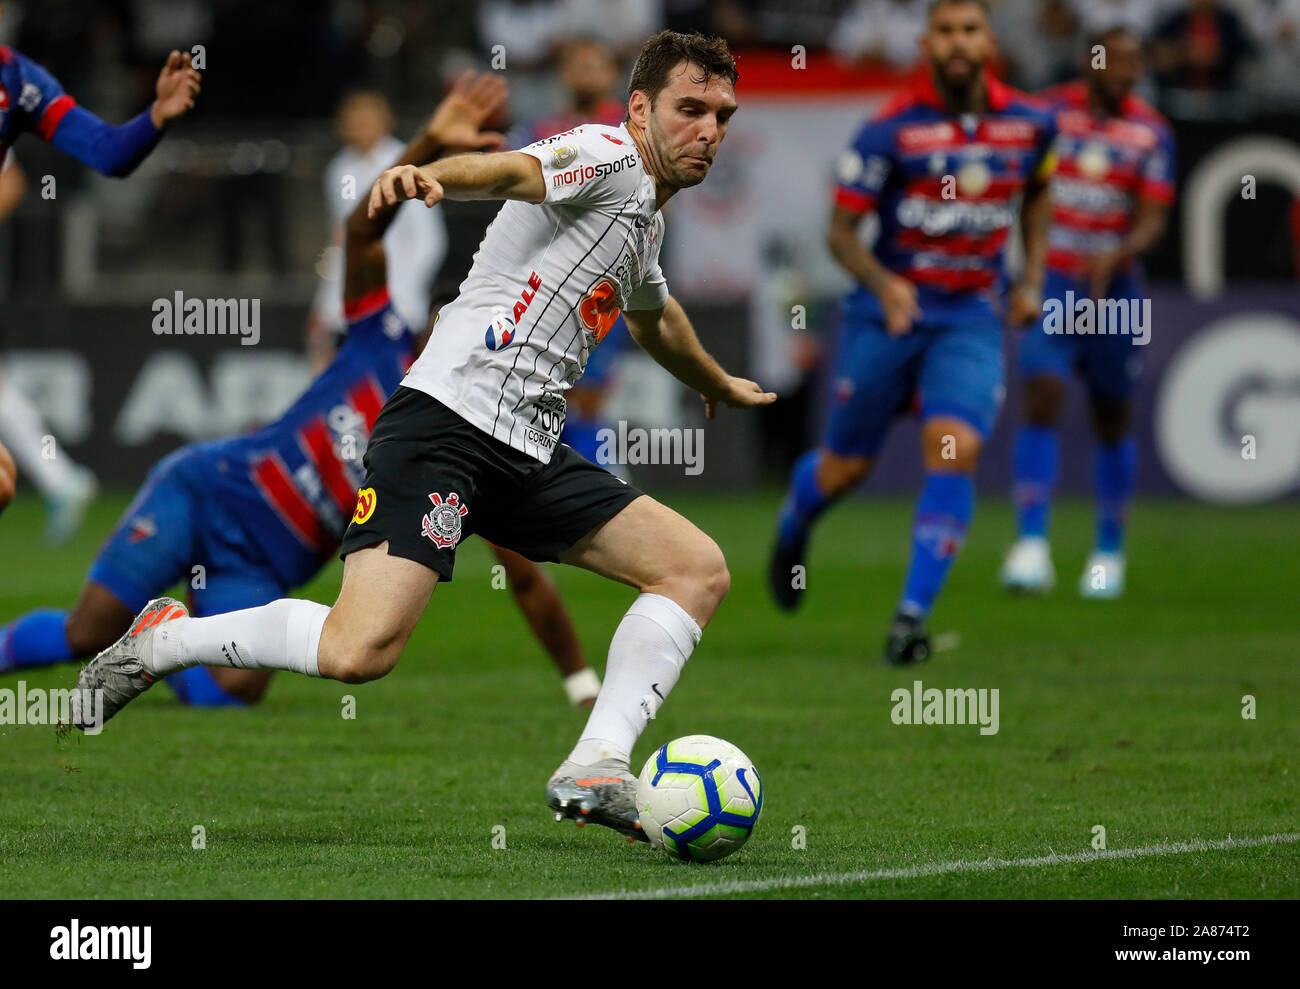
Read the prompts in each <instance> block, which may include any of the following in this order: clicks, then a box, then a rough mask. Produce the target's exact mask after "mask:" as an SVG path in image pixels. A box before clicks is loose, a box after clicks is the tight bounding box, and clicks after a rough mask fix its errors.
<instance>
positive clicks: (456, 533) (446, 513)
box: [420, 491, 469, 549]
mask: <svg viewBox="0 0 1300 989" xmlns="http://www.w3.org/2000/svg"><path fill="white" fill-rule="evenodd" d="M429 500H430V501H431V502H433V511H431V512H430V513H429V514H428V515H426V516H425V517H424V521H423V523H422V524H421V525H420V533H421V535H425V536H428V537H429V538H430V539H432V540H433V542H434V544H435V545H437V546H441V547H442V548H443V549H451V548H452V547H453V546H455V545H456V544H457V543H458V542H460V528H461V522H460V520H461V517H462V516H464V515H468V514H469V509H468V508H466V507H465V506H464V505H462V504H461V503H460V495H458V494H456V492H455V491H453V492H451V494H449V495H447V500H446V501H443V500H442V495H440V494H438V493H437V492H435V493H433V494H431V495H429Z"/></svg>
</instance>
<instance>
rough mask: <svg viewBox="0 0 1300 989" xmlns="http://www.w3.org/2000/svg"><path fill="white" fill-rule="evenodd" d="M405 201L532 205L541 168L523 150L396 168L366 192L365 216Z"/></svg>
mask: <svg viewBox="0 0 1300 989" xmlns="http://www.w3.org/2000/svg"><path fill="white" fill-rule="evenodd" d="M407 199H420V200H423V202H424V205H426V206H436V205H437V204H438V203H440V202H442V201H443V200H444V199H458V200H469V199H517V200H519V201H520V202H525V203H531V204H532V205H534V206H536V205H537V204H539V203H541V202H543V201H544V200H545V199H546V182H545V180H544V179H543V177H542V164H541V162H539V161H538V160H537V159H536V158H534V157H533V156H532V155H529V154H524V153H523V152H522V151H502V152H500V153H498V154H490V155H457V156H456V157H454V158H446V159H444V160H442V161H436V162H433V163H432V164H429V165H423V166H421V167H419V168H417V167H416V166H414V165H401V166H399V167H397V168H390V169H389V170H388V171H386V172H384V174H383V175H381V176H379V179H378V181H377V182H375V185H374V188H373V189H371V191H370V215H371V216H374V215H375V214H376V213H377V212H378V211H379V210H380V209H383V208H384V207H385V206H393V205H395V204H397V203H401V202H403V201H405V200H407Z"/></svg>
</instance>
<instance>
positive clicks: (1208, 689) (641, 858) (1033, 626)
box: [0, 495, 1300, 899]
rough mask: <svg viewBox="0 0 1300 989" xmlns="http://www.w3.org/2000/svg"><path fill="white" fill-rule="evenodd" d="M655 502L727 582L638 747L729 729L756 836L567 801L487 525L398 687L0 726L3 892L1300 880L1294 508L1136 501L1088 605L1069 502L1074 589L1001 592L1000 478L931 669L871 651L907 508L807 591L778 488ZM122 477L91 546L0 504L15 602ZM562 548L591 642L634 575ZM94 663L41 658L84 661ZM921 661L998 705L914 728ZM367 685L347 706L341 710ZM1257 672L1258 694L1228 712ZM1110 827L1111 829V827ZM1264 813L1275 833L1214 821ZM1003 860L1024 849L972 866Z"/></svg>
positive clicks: (851, 529) (553, 682) (523, 633)
mask: <svg viewBox="0 0 1300 989" xmlns="http://www.w3.org/2000/svg"><path fill="white" fill-rule="evenodd" d="M666 500H667V501H668V502H669V504H672V505H673V506H674V507H676V508H678V509H679V510H680V511H682V512H683V513H684V514H686V515H687V516H688V517H690V518H692V519H693V520H694V521H695V522H696V523H697V524H699V525H700V526H701V527H702V528H703V529H704V530H705V531H707V532H709V533H710V534H711V535H713V536H714V537H715V538H716V539H717V540H718V542H719V543H720V544H721V546H722V548H723V549H724V551H725V552H726V554H727V558H728V562H729V564H730V566H731V571H732V576H733V585H732V590H731V594H730V596H729V598H728V599H727V600H726V601H725V602H724V603H723V606H722V609H721V611H720V612H719V614H718V617H717V618H716V619H715V621H714V623H713V625H712V626H711V627H710V628H709V629H708V630H707V632H706V633H705V636H704V641H703V643H702V644H701V646H700V648H699V649H698V650H697V651H696V653H695V656H694V658H693V659H692V660H691V662H690V664H689V665H688V666H687V668H686V672H685V674H684V676H683V679H682V681H681V683H680V684H679V685H678V687H677V689H676V690H675V692H674V693H673V695H672V697H671V698H670V700H669V702H668V704H667V705H666V706H665V707H664V709H663V710H662V711H661V712H660V717H659V718H658V720H657V721H655V722H653V723H652V724H651V726H650V728H649V730H648V731H647V732H646V734H645V736H644V737H643V738H642V741H641V744H640V745H638V747H637V751H636V752H635V754H634V759H633V762H634V766H633V769H634V771H636V770H639V768H640V763H641V761H642V760H644V759H645V758H646V757H647V756H648V755H649V754H650V752H652V751H653V749H654V747H655V746H657V745H658V744H660V743H661V742H663V741H665V740H667V739H670V738H673V737H676V736H679V735H685V734H691V733H696V732H703V733H709V734H714V735H719V736H722V737H724V738H726V739H728V740H730V741H733V742H735V743H736V744H737V745H739V746H740V747H741V748H743V749H744V750H745V751H746V753H748V755H749V756H750V758H751V759H753V760H754V762H755V764H756V766H757V767H758V769H759V771H760V773H761V774H762V776H763V780H764V784H765V791H766V794H765V798H766V799H765V806H764V809H763V814H762V819H761V821H760V823H759V826H758V829H757V831H756V832H755V834H754V836H753V838H752V839H751V840H750V842H749V844H748V845H747V846H746V847H745V848H744V849H742V850H741V852H739V853H738V854H736V855H734V856H732V857H731V858H729V859H726V860H724V861H722V862H719V863H715V864H711V865H698V864H687V863H676V862H673V861H671V860H669V859H668V858H667V857H666V856H665V855H663V854H661V853H657V852H654V851H653V850H652V849H650V848H649V847H647V846H645V845H641V844H638V845H629V844H627V843H625V842H624V841H622V840H621V839H620V838H619V837H618V836H617V835H615V834H613V833H612V832H608V831H604V830H602V829H599V828H594V827H591V828H586V829H583V830H579V829H577V828H575V827H574V826H573V825H572V824H570V823H568V822H565V823H564V824H557V823H555V822H554V821H553V820H552V819H551V816H550V815H549V814H548V812H547V810H546V808H545V805H544V800H543V791H544V786H545V782H546V778H547V776H548V774H549V773H550V771H551V770H552V769H553V768H554V766H555V765H556V764H557V763H558V762H559V761H560V759H561V758H562V757H563V756H564V755H565V754H566V753H567V751H568V749H569V747H570V745H571V744H572V742H573V741H574V739H575V738H576V737H577V733H578V731H579V729H580V728H581V725H582V722H583V714H582V713H580V712H575V711H573V710H571V709H569V708H568V707H567V706H566V704H565V702H564V698H563V694H562V692H561V690H560V684H559V680H558V677H557V676H556V674H555V672H554V670H553V669H552V668H551V666H550V664H549V661H548V660H547V659H546V657H545V656H544V654H543V653H542V652H541V650H540V648H539V647H538V646H537V645H536V644H535V643H534V641H533V640H532V639H531V638H530V636H529V635H528V633H527V630H526V628H525V626H524V623H523V619H522V618H521V617H520V615H519V614H518V612H517V611H516V610H515V609H514V607H513V604H512V602H511V600H510V597H509V594H508V592H506V591H503V590H494V589H492V586H491V577H492V574H491V566H492V564H493V562H495V561H494V560H493V558H492V557H490V556H489V554H488V552H487V550H486V547H484V546H483V544H481V543H480V542H478V541H477V540H474V541H471V542H470V543H468V544H466V546H465V547H463V549H462V551H461V554H460V560H459V562H458V566H457V574H456V581H455V583H454V584H452V585H449V586H446V587H442V588H439V590H438V591H437V593H436V594H435V595H434V599H433V603H432V605H431V607H430V609H429V611H428V612H427V614H426V615H425V617H424V620H423V622H422V624H421V625H420V627H419V629H418V630H417V632H416V634H415V636H414V638H413V639H412V641H411V644H410V645H409V647H408V648H407V651H406V654H405V655H404V656H403V658H402V661H401V664H400V665H399V666H398V668H397V670H396V671H394V673H393V674H392V675H390V676H389V677H387V678H386V679H384V680H381V681H379V682H376V683H373V684H367V685H364V686H359V687H350V686H346V685H341V684H336V683H333V682H329V681H312V680H307V679H305V678H295V677H291V676H289V675H287V674H281V675H280V676H279V677H278V678H277V680H276V682H274V683H273V684H272V687H271V691H270V693H269V695H268V697H267V699H266V700H265V702H264V703H263V704H262V705H261V706H259V707H257V708H255V709H250V710H216V711H211V710H198V711H196V710H190V709H185V708H182V707H180V706H179V705H178V704H177V703H176V702H175V700H174V699H173V698H172V696H171V694H170V693H169V691H168V690H167V689H166V688H165V687H159V688H158V689H156V690H154V691H152V692H151V693H150V694H149V695H147V696H146V697H144V698H142V699H141V700H140V701H138V702H137V703H135V704H134V705H132V707H131V709H130V710H128V711H126V712H124V713H123V714H122V715H121V716H120V717H119V718H118V719H116V720H114V721H113V722H111V723H110V724H109V725H108V726H107V728H106V729H105V731H104V733H103V734H102V735H100V736H99V737H97V738H68V739H63V740H58V739H56V736H55V732H54V730H53V729H51V728H47V727H31V726H0V788H2V792H0V890H2V891H3V894H2V895H4V896H6V897H67V898H76V899H82V898H94V897H380V898H396V897H546V896H574V895H586V894H633V893H645V892H658V893H660V894H663V895H680V894H685V893H687V892H688V887H691V886H694V885H699V884H711V885H710V886H709V888H708V890H706V891H708V892H712V893H713V894H715V895H747V896H769V897H787V896H800V897H816V896H824V897H825V896H829V897H1071V898H1074V897H1116V898H1135V897H1136V898H1142V897H1212V898H1213V897H1264V898H1280V897H1287V898H1294V897H1297V896H1300V844H1298V843H1297V842H1296V837H1295V835H1294V834H1293V832H1295V831H1297V830H1300V828H1297V822H1300V813H1298V811H1300V801H1298V800H1297V794H1296V783H1297V780H1296V777H1297V774H1298V773H1300V764H1298V763H1297V753H1298V752H1300V678H1298V677H1297V673H1296V670H1297V667H1296V663H1297V659H1298V657H1300V618H1298V614H1300V612H1298V609H1297V600H1300V599H1298V598H1297V586H1298V584H1300V562H1297V561H1298V560H1300V556H1298V554H1297V550H1300V535H1298V534H1300V525H1297V523H1298V522H1300V514H1298V513H1297V510H1296V506H1295V505H1294V504H1282V505H1277V506H1273V507H1267V508H1252V509H1249V510H1223V509H1212V508H1208V507H1204V506H1196V505H1192V504H1189V503H1185V502H1180V501H1151V500H1147V501H1142V502H1140V503H1139V504H1138V505H1137V507H1136V509H1135V511H1134V513H1133V514H1134V517H1133V523H1132V538H1131V546H1130V573H1129V590H1128V595H1127V597H1126V598H1125V599H1124V600H1122V601H1118V602H1107V603H1103V602H1084V601H1081V600H1080V599H1079V598H1078V596H1077V595H1076V594H1075V593H1074V581H1075V579H1076V578H1077V575H1078V571H1079V568H1080V567H1081V565H1082V560H1083V556H1084V553H1085V552H1086V550H1087V547H1088V540H1089V530H1090V508H1089V506H1088V505H1087V504H1086V503H1083V502H1067V503H1063V504H1062V505H1061V506H1060V507H1059V508H1058V510H1057V513H1056V523H1055V544H1054V553H1055V559H1056V563H1057V567H1058V571H1059V574H1060V579H1061V587H1060V588H1058V590H1057V591H1056V593H1055V594H1054V595H1052V596H1051V597H1050V598H1047V599H1043V600H1017V599H1012V598H1008V597H1006V596H1004V595H1003V594H1002V593H1001V592H1000V591H999V590H998V589H997V588H996V586H995V579H996V573H997V567H998V563H999V561H1000V558H1001V553H1002V551H1003V549H1004V547H1005V545H1006V542H1007V539H1008V535H1009V532H1010V525H1011V523H1010V512H1009V508H1008V505H1007V503H1006V502H1005V500H999V499H996V498H986V499H984V500H983V501H982V502H981V503H980V505H979V506H978V509H977V514H976V520H975V525H974V528H973V530H972V533H971V537H970V539H969V542H968V544H967V546H966V548H965V550H964V552H963V555H962V557H961V558H960V559H959V560H958V562H957V565H956V567H955V568H954V571H953V574H952V577H951V580H950V582H949V586H948V588H947V591H946V593H945V595H944V596H943V598H942V599H941V600H940V602H939V606H938V608H937V610H936V612H935V615H934V617H933V620H932V623H931V631H932V633H934V634H936V635H939V636H943V635H945V633H947V642H948V644H949V645H952V646H953V647H952V648H949V649H946V650H944V651H942V652H939V653H937V654H936V655H935V656H934V658H933V659H932V661H931V662H930V663H929V664H927V665H926V666H924V667H922V668H921V669H920V670H919V671H916V672H913V671H892V670H888V669H886V668H885V667H883V666H882V664H881V662H880V647H881V644H882V640H883V635H884V629H885V625H886V623H887V620H888V618H889V616H890V613H891V611H892V607H893V605H894V603H895V600H896V597H897V594H898V589H899V586H900V583H901V580H902V574H903V568H904V565H905V563H906V557H907V552H908V524H909V517H910V512H911V507H910V504H909V503H908V502H906V501H903V500H881V499H862V500H858V501H855V502H853V503H851V504H847V505H844V506H842V507H840V508H839V509H838V510H836V511H835V512H834V513H832V514H831V515H830V516H829V517H828V518H827V519H826V520H825V522H824V523H823V525H822V527H821V528H820V529H819V531H818V533H817V537H816V539H815V542H814V546H813V556H812V560H811V563H812V566H811V570H810V577H809V592H808V601H807V603H806V606H805V609H804V610H803V611H802V612H801V613H800V614H799V615H798V616H796V617H793V618H791V617H787V616H785V615H782V614H779V613H777V612H776V611H775V609H774V607H773V606H772V605H771V604H770V603H769V602H768V599H767V595H766V590H765V588H764V587H763V583H762V570H763V565H764V561H765V558H766V553H767V549H768V539H769V534H770V530H771V527H772V521H773V518H774V513H775V510H776V498H775V496H774V495H772V496H764V497H754V498H740V499H737V498H717V499H711V498H703V497H689V498H678V497H669V498H667V499H666ZM123 505H124V500H123V499H121V498H116V499H107V500H105V501H104V502H103V503H101V504H100V505H98V506H97V507H96V509H95V511H94V512H93V514H92V515H91V517H90V518H89V520H88V522H87V525H86V528H85V529H84V530H83V535H82V538H81V539H80V540H79V541H78V542H77V543H76V544H75V545H73V546H72V547H70V548H65V549H63V550H59V551H52V550H49V549H47V548H46V547H45V546H44V545H43V543H42V542H41V539H40V527H41V522H42V519H41V514H40V506H39V505H38V504H37V503H36V502H34V501H32V500H26V501H23V500H20V501H19V502H17V503H15V505H14V506H12V508H11V509H10V510H9V511H8V512H7V513H6V514H5V516H4V517H3V518H2V519H0V560H2V561H3V565H2V566H0V622H3V621H7V620H8V619H10V618H12V617H14V616H16V615H17V614H19V613H21V612H22V611H24V610H26V609H29V608H34V607H41V606H67V605H69V604H70V603H71V602H72V601H73V600H74V599H75V596H76V593H77V590H78V588H79V586H80V583H81V580H82V576H83V574H84V572H85V569H86V566H87V564H88V563H89V561H90V559H91V557H92V555H93V553H94V551H95V549H96V546H97V545H98V542H99V540H100V539H101V538H102V536H103V535H104V534H106V533H107V531H108V529H109V527H110V526H111V524H112V522H113V519H114V518H115V517H116V514H117V513H118V512H119V511H120V510H121V509H122V507H123ZM554 572H555V573H556V574H557V577H558V579H559V581H560V583H561V586H562V587H563V589H564V592H565V594H566V597H567V599H568V602H569V606H570V608H571V609H572V611H573V614H574V618H575V620H576V622H577V625H578V628H579V632H580V634H581V636H582V639H583V643H584V646H585V647H586V649H587V652H588V655H589V657H590V658H591V659H592V660H593V662H594V664H595V665H596V666H597V668H603V665H604V649H605V646H606V644H607V643H608V639H609V636H610V634H611V633H612V632H613V630H614V627H615V625H616V624H617V622H618V620H619V618H620V616H621V615H622V613H623V611H624V609H625V608H626V606H627V605H628V604H629V603H630V601H631V599H632V597H633V593H634V592H632V591H631V590H630V589H628V588H624V587H621V586H617V585H614V584H611V583H607V582H605V581H603V580H601V579H599V578H597V577H594V576H591V575H588V574H585V573H580V572H576V571H571V570H567V569H565V568H555V569H554ZM339 574H340V568H339V567H338V566H337V565H335V566H332V567H330V568H329V569H328V570H327V571H326V572H325V574H324V575H323V576H322V577H321V578H320V579H319V580H317V581H316V582H315V583H314V584H313V585H311V586H310V587H308V588H307V589H306V592H305V593H306V594H307V595H308V596H313V597H315V598H317V599H318V600H322V601H327V602H328V601H332V600H333V597H334V594H335V592H336V590H337V587H338V581H339ZM954 633H955V634H954ZM953 639H957V640H958V641H956V643H955V645H953V641H952V640H953ZM75 673H76V668H75V667H74V666H71V665H69V666H63V667H59V668H55V669H53V670H46V671H38V672H29V673H27V674H26V675H25V676H24V677H23V679H25V680H26V681H27V683H28V686H29V687H30V686H41V687H55V686H71V684H72V683H73V681H74V680H75ZM18 679H19V677H18V676H17V675H10V676H7V677H3V678H0V687H9V688H15V687H16V686H17V680H18ZM915 679H920V680H922V681H923V682H924V684H925V685H926V686H927V687H931V686H933V687H940V688H947V687H956V688H967V687H976V688H979V687H988V688H994V687H996V688H998V690H999V692H1000V730H999V732H998V733H997V734H996V735H991V736H981V735H980V734H979V733H978V730H977V729H976V728H974V727H971V726H900V725H895V724H894V723H893V722H892V721H891V719H890V710H891V706H892V705H891V701H890V693H891V691H892V690H893V689H894V688H896V687H899V686H905V687H910V685H911V684H912V681H913V680H915ZM348 694H351V695H353V696H354V697H355V698H356V717H355V719H354V720H345V719H344V718H343V717H341V711H342V698H343V697H344V695H348ZM1247 694H1249V695H1252V696H1253V697H1254V698H1255V699H1256V713H1257V717H1256V718H1255V719H1254V720H1247V719H1244V718H1243V717H1242V706H1243V705H1242V698H1243V695H1247ZM498 825H501V826H503V827H504V831H501V830H500V829H497V826H498ZM1097 825H1101V826H1103V827H1104V828H1105V829H1106V831H1105V838H1106V848H1107V851H1106V852H1104V853H1094V852H1093V835H1094V831H1093V829H1094V827H1095V826H1097ZM196 826H202V828H204V829H205V832H206V848H204V849H201V850H197V849H195V848H194V847H192V846H193V843H194V839H193V835H194V828H195V827H196ZM494 829H495V830H494ZM796 829H802V830H801V831H796ZM502 835H503V836H504V842H505V847H504V848H503V849H502V848H496V847H494V840H493V839H494V837H496V838H498V840H497V841H496V842H495V844H500V840H499V839H500V837H501V836H502ZM800 835H802V841H800V840H797V839H799V837H800ZM1270 835H1284V836H1289V837H1284V838H1282V839H1280V840H1277V841H1275V842H1274V843H1271V844H1241V845H1227V846H1226V847H1225V846H1224V845H1222V844H1220V845H1217V846H1215V845H1210V846H1205V845H1200V844H1198V843H1199V842H1215V841H1221V840H1222V839H1226V838H1228V836H1232V838H1234V839H1238V838H1240V839H1254V838H1260V837H1265V836H1270ZM801 843H802V844H804V845H805V846H806V847H802V848H800V847H796V846H797V845H799V844H801ZM1177 843H1184V844H1183V845H1181V846H1179V848H1178V849H1168V848H1166V849H1164V850H1163V851H1162V850H1161V849H1159V848H1156V849H1154V852H1152V853H1150V854H1148V853H1147V852H1141V853H1140V854H1137V855H1134V856H1131V857H1129V856H1128V855H1127V852H1126V851H1124V850H1130V849H1149V848H1151V846H1166V845H1171V844H1177ZM1156 852H1160V853H1159V854H1157V853H1156ZM1053 855H1054V856H1057V858H1051V857H1050V856H1053ZM989 859H1000V860H1029V861H1012V862H1009V863H1004V864H994V865H988V864H986V865H985V866H984V867H982V868H967V867H958V866H955V865H953V864H952V863H958V862H966V863H971V862H982V861H984V860H989ZM853 873H864V874H865V875H859V876H856V877H855V876H853V875H852V874H853ZM819 877H820V878H819Z"/></svg>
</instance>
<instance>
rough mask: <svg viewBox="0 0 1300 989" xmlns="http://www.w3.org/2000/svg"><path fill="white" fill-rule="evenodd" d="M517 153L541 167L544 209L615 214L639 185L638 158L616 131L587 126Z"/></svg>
mask: <svg viewBox="0 0 1300 989" xmlns="http://www.w3.org/2000/svg"><path fill="white" fill-rule="evenodd" d="M519 150H520V151H521V152H522V153H523V154H526V155H532V156H533V157H534V158H536V159H537V160H538V161H539V162H540V163H541V166H542V178H543V180H544V181H545V183H546V198H545V199H544V200H543V201H542V203H543V205H546V206H559V205H565V204H567V205H574V206H588V207H590V208H593V209H600V208H616V207H618V206H620V205H622V204H623V203H624V202H626V201H627V200H628V199H629V198H630V197H632V196H633V195H635V193H636V190H637V188H638V187H639V186H640V184H641V156H640V155H639V154H638V153H637V150H636V145H634V144H633V143H632V141H631V139H630V138H629V137H628V136H627V134H626V133H625V132H624V131H622V130H619V129H617V128H613V127H602V126H599V125H595V124H588V125H585V126H583V127H577V128H574V129H573V130H571V131H564V132H562V133H559V134H555V135H552V136H551V137H546V138H543V139H542V140H540V141H535V142H533V143H532V144H529V145H527V146H526V147H522V148H520V149H519Z"/></svg>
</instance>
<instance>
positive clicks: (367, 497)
mask: <svg viewBox="0 0 1300 989" xmlns="http://www.w3.org/2000/svg"><path fill="white" fill-rule="evenodd" d="M378 503H379V496H378V495H377V494H375V489H374V488H360V489H358V491H357V507H356V508H355V509H354V510H353V512H352V521H353V522H355V523H356V524H357V525H362V524H363V523H365V522H369V521H370V516H372V515H374V514H375V505H377V504H378Z"/></svg>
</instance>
